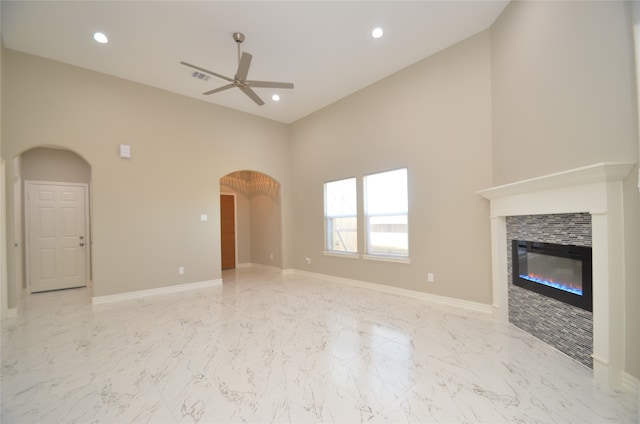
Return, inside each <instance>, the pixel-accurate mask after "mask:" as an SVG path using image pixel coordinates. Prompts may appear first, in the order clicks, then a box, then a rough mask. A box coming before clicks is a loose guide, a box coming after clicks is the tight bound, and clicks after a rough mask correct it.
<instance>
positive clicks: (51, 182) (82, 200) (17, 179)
mask: <svg viewBox="0 0 640 424" xmlns="http://www.w3.org/2000/svg"><path fill="white" fill-rule="evenodd" d="M13 177H14V178H13V181H14V185H13V199H12V203H13V222H12V223H10V224H9V225H10V226H12V227H13V239H14V242H15V245H16V246H17V247H16V249H15V251H14V257H13V267H12V268H13V272H12V274H13V275H12V277H13V278H11V279H10V281H13V282H15V287H11V285H10V286H9V290H10V291H13V293H10V294H9V297H10V298H11V297H13V299H16V295H18V294H19V293H20V292H22V291H23V290H26V292H27V293H31V292H37V291H49V290H59V289H61V288H72V287H84V286H90V283H91V280H92V260H91V259H92V258H91V254H92V250H91V240H92V238H91V194H90V193H91V165H90V164H89V163H88V162H87V161H86V160H85V159H84V158H82V157H81V156H80V155H78V154H77V153H75V152H73V151H71V150H69V149H66V148H59V147H52V146H39V147H34V148H31V149H29V150H26V151H24V152H23V153H21V154H20V155H19V156H17V157H16V158H15V159H14V163H13ZM47 202H50V203H47ZM38 208H40V209H41V211H39V209H38ZM40 213H42V215H39V214H40ZM45 218H46V219H45ZM72 222H73V224H72ZM45 224H46V225H49V228H47V229H42V228H41V226H42V225H45ZM39 231H45V232H49V233H50V234H53V235H54V237H55V238H56V243H55V248H53V247H52V246H45V245H39V244H37V242H36V241H35V240H36V239H37V237H32V236H33V235H34V234H36V232H39ZM61 240H63V241H61ZM38 249H41V251H42V252H44V253H42V254H40V253H38V252H40V250H38ZM47 267H49V269H47ZM72 268H74V269H72ZM74 273H75V274H74ZM72 275H73V277H72ZM34 276H35V278H36V280H37V281H34Z"/></svg>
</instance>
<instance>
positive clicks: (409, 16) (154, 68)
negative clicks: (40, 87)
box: [1, 0, 508, 123]
mask: <svg viewBox="0 0 640 424" xmlns="http://www.w3.org/2000/svg"><path fill="white" fill-rule="evenodd" d="M507 3H508V0H490V1H484V0H474V1H453V0H448V1H407V2H404V1H278V2H276V1H264V0H263V1H41V2H40V1H24V0H23V1H4V0H3V1H2V3H1V14H2V26H1V31H2V39H3V42H4V44H5V46H6V47H7V48H9V49H13V50H17V51H21V52H25V53H30V54H34V55H38V56H42V57H45V58H48V59H53V60H56V61H60V62H65V63H69V64H72V65H76V66H80V67H82V68H86V69H91V70H94V71H98V72H102V73H105V74H109V75H114V76H117V77H120V78H124V79H127V80H131V81H135V82H138V83H142V84H146V85H149V86H152V87H157V88H161V89H163V90H167V91H171V92H174V93H179V94H182V95H185V96H189V97H193V98H196V99H199V100H202V101H207V102H211V103H215V104H218V105H222V106H226V107H229V108H232V109H236V110H240V111H244V112H247V113H251V114H254V115H258V116H262V117H265V118H269V119H273V120H276V121H280V122H285V123H291V122H293V121H295V120H297V119H300V118H302V117H304V116H306V115H308V114H310V113H312V112H314V111H316V110H318V109H321V108H323V107H325V106H327V105H329V104H331V103H333V102H335V101H337V100H339V99H341V98H343V97H345V96H347V95H349V94H351V93H353V92H355V91H357V90H359V89H361V88H363V87H366V86H367V85H370V84H372V83H374V82H376V81H378V80H380V79H382V78H384V77H386V76H388V75H390V74H392V73H394V72H396V71H398V70H400V69H403V68H405V67H407V66H409V65H411V64H413V63H416V62H418V61H420V60H422V59H424V58H426V57H428V56H430V55H432V54H434V53H436V52H438V51H440V50H442V49H444V48H446V47H448V46H450V45H452V44H455V43H457V42H459V41H461V40H463V39H465V38H467V37H469V36H471V35H473V34H476V33H478V32H480V31H482V30H484V29H486V28H488V27H489V26H490V25H491V24H492V23H493V22H494V21H495V19H496V18H497V16H498V15H499V14H500V13H501V12H502V10H503V9H504V7H505V6H506V5H507ZM376 26H381V27H382V28H383V29H384V31H385V34H384V36H383V37H382V38H381V39H378V40H374V39H373V38H372V37H371V31H372V29H373V28H374V27H376ZM95 31H102V32H104V33H105V34H107V36H108V37H109V40H110V42H109V44H106V45H101V44H98V43H96V42H95V41H94V40H93V38H92V35H93V33H94V32H95ZM234 32H242V33H244V34H245V36H246V40H245V42H244V43H243V44H242V49H243V50H244V51H247V52H248V53H251V54H252V55H253V62H252V63H251V68H250V71H249V78H248V79H252V80H268V81H282V82H293V83H294V84H295V88H294V89H293V90H278V94H280V96H281V100H280V102H273V101H272V100H271V94H273V92H275V90H272V89H266V88H256V89H255V91H256V92H257V93H258V95H260V97H262V99H263V100H264V101H265V102H266V104H265V105H264V106H258V105H256V104H255V103H253V102H252V101H251V100H250V99H249V98H248V97H246V96H245V95H244V94H243V93H242V92H241V91H240V90H238V89H235V88H234V89H232V90H228V91H225V92H221V93H217V94H213V95H210V96H203V95H202V94H201V93H202V92H204V91H207V90H211V89H213V88H216V87H218V86H222V85H224V84H226V81H224V80H221V79H218V78H215V77H211V79H209V81H207V82H204V81H201V80H198V79H196V78H193V77H192V76H191V74H192V71H191V70H189V69H188V68H187V67H185V66H182V65H180V61H185V62H189V63H192V64H195V65H198V66H201V67H204V68H207V69H209V70H211V71H214V72H217V73H220V74H223V75H227V76H229V77H233V75H234V74H235V71H236V68H237V65H238V62H237V60H238V58H237V47H236V43H235V42H234V41H233V38H232V34H233V33H234Z"/></svg>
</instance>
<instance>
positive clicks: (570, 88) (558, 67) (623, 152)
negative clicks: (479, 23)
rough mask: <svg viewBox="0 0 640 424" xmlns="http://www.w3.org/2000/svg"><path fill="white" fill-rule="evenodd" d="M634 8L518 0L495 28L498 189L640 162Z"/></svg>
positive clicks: (621, 4)
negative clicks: (594, 166)
mask: <svg viewBox="0 0 640 424" xmlns="http://www.w3.org/2000/svg"><path fill="white" fill-rule="evenodd" d="M627 6H628V5H627V4H626V3H625V2H615V1H614V2H598V1H548V2H547V1H543V2H539V1H517V2H511V3H510V4H509V5H508V6H507V7H506V8H505V10H504V12H503V13H502V15H501V16H500V17H499V18H498V20H497V21H496V23H495V24H494V25H493V27H492V28H491V74H492V96H493V173H494V182H495V184H496V185H500V184H506V183H509V182H513V181H519V180H523V179H527V178H531V177H536V176H540V175H546V174H551V173H554V172H559V171H564V170H567V169H572V168H577V167H580V166H586V165H591V164H594V163H598V162H607V161H635V160H636V159H637V157H638V143H637V133H636V116H635V107H634V105H635V101H636V100H635V85H634V78H635V76H634V73H633V72H634V65H633V56H632V54H633V47H632V39H631V30H630V26H629V16H628V13H627Z"/></svg>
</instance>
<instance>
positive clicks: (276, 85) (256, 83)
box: [246, 81, 293, 88]
mask: <svg viewBox="0 0 640 424" xmlns="http://www.w3.org/2000/svg"><path fill="white" fill-rule="evenodd" d="M246 83H247V85H249V86H251V87H256V88H293V83H291V82H273V81H246Z"/></svg>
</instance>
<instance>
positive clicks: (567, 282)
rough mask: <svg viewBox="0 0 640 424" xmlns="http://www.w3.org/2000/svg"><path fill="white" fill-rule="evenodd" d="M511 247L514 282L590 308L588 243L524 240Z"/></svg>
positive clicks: (589, 252)
mask: <svg viewBox="0 0 640 424" xmlns="http://www.w3.org/2000/svg"><path fill="white" fill-rule="evenodd" d="M511 247H512V256H511V258H512V273H513V284H514V285H516V286H518V287H522V288H524V289H527V290H531V291H534V292H536V293H539V294H542V295H544V296H548V297H551V298H554V299H557V300H559V301H561V302H565V303H568V304H570V305H573V306H577V307H579V308H582V309H585V310H587V311H592V310H593V288H592V270H591V248H590V247H586V246H573V245H562V244H554V243H541V242H533V241H524V240H513V241H512V246H511Z"/></svg>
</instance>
